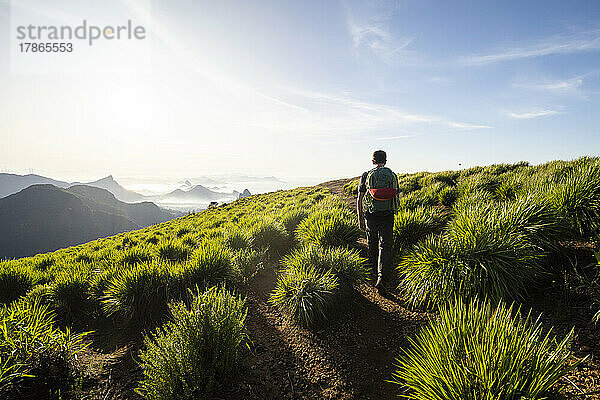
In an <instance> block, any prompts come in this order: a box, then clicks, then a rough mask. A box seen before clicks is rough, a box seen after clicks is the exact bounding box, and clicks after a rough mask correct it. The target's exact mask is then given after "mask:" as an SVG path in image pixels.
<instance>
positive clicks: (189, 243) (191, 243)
mask: <svg viewBox="0 0 600 400" xmlns="http://www.w3.org/2000/svg"><path fill="white" fill-rule="evenodd" d="M181 244H183V245H184V246H186V247H189V248H191V249H193V248H194V247H196V245H197V244H198V243H197V242H196V238H194V236H192V234H187V235H184V236H183V237H182V238H181Z"/></svg>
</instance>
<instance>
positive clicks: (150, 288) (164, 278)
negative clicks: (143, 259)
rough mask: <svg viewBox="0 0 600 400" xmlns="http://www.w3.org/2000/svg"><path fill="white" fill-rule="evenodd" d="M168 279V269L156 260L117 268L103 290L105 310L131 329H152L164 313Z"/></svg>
mask: <svg viewBox="0 0 600 400" xmlns="http://www.w3.org/2000/svg"><path fill="white" fill-rule="evenodd" d="M168 282H169V273H168V268H167V267H166V266H161V265H158V264H157V263H144V264H138V265H135V266H133V267H130V268H127V269H125V270H122V271H119V272H117V273H116V274H115V275H114V276H113V277H112V279H111V280H110V282H109V284H108V287H107V288H106V290H105V296H104V298H103V305H104V310H105V311H106V313H107V314H108V315H109V316H110V315H114V316H118V317H120V318H123V319H124V321H125V322H126V323H127V324H128V325H129V326H130V327H131V328H134V329H142V330H143V329H151V328H153V327H155V326H156V325H157V324H158V323H160V322H161V321H162V320H163V319H164V318H165V316H166V315H167V311H168V307H167V302H168V300H169V287H168Z"/></svg>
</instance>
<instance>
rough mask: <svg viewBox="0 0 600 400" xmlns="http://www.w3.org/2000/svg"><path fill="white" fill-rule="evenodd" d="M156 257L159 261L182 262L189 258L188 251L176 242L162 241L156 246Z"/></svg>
mask: <svg viewBox="0 0 600 400" xmlns="http://www.w3.org/2000/svg"><path fill="white" fill-rule="evenodd" d="M157 251H158V257H159V258H160V259H161V260H166V261H173V262H182V261H185V260H187V259H188V257H189V256H190V250H189V249H188V248H187V247H185V246H184V245H183V244H182V243H181V242H179V241H176V240H167V241H163V242H161V243H160V244H159V245H158V249H157Z"/></svg>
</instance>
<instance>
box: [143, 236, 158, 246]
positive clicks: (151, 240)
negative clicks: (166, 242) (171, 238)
mask: <svg viewBox="0 0 600 400" xmlns="http://www.w3.org/2000/svg"><path fill="white" fill-rule="evenodd" d="M145 240H146V242H147V243H150V244H158V241H159V239H158V237H157V236H155V235H152V236H148V237H147V238H146V239H145Z"/></svg>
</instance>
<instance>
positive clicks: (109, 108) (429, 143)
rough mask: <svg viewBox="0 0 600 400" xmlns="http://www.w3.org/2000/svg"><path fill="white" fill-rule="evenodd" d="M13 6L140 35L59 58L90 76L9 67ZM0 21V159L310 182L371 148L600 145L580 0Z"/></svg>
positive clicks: (169, 5)
mask: <svg viewBox="0 0 600 400" xmlns="http://www.w3.org/2000/svg"><path fill="white" fill-rule="evenodd" d="M99 4H101V5H99ZM15 10H17V12H19V13H25V12H27V13H34V14H35V12H34V11H32V10H38V11H39V10H41V11H40V12H39V14H40V15H37V16H36V17H35V18H42V17H43V18H54V19H57V20H60V18H63V17H64V15H65V14H68V15H70V16H71V17H73V19H74V20H77V19H78V18H86V19H88V20H90V21H92V22H93V21H94V20H95V19H96V20H102V21H104V20H111V21H112V20H118V21H122V20H126V19H132V20H134V21H136V22H137V23H140V24H144V25H145V26H146V27H147V32H148V43H149V44H151V47H150V49H149V50H148V49H146V53H144V56H136V57H134V56H132V55H131V53H130V52H129V51H130V50H124V51H125V52H124V53H122V54H121V55H120V56H116V55H115V53H107V54H109V55H108V56H106V54H104V56H103V57H102V58H100V56H99V54H103V53H101V51H104V50H106V49H104V48H103V47H102V46H103V45H102V44H99V45H98V47H96V48H98V49H101V50H99V53H89V52H88V53H79V54H74V55H73V57H74V62H75V63H78V62H80V63H83V62H84V61H89V60H93V61H94V63H95V64H96V65H103V68H105V69H104V70H103V71H104V72H102V71H101V72H98V71H87V72H85V71H84V72H83V73H82V71H78V72H76V73H73V72H70V71H66V70H65V71H60V70H59V71H53V72H51V73H23V71H19V70H15V67H14V64H13V65H11V61H10V60H11V56H14V52H15V51H16V50H15V48H14V43H13V42H11V40H12V39H14V36H15V32H13V29H14V27H13V26H11V22H14V21H11V15H12V18H13V19H14V15H15ZM32 15H33V14H32ZM32 18H33V17H32ZM103 23H104V22H103ZM0 26H1V27H2V28H1V30H0V33H1V36H0V52H1V54H3V55H6V56H4V57H0V90H1V92H0V106H1V107H2V109H3V113H2V114H1V115H0V138H1V140H2V143H3V146H2V149H0V168H1V169H4V170H11V171H15V172H26V171H29V170H30V169H32V170H34V171H35V172H38V173H42V174H47V175H54V176H58V177H77V178H79V177H81V178H84V177H95V176H100V175H104V174H108V173H112V174H113V175H115V176H116V177H117V178H118V177H119V176H173V177H175V176H180V177H189V176H194V175H210V174H217V173H248V174H257V175H276V176H281V177H284V178H298V179H300V180H302V179H305V180H306V182H307V183H308V182H309V181H318V180H325V179H330V178H337V177H348V176H356V175H358V174H359V173H360V172H361V171H362V170H365V169H367V168H369V161H370V154H371V153H372V151H373V150H375V149H379V148H382V149H384V150H386V151H388V158H389V165H390V166H391V167H392V168H393V169H395V170H397V171H399V172H400V171H417V170H430V171H434V170H442V169H456V168H458V165H459V163H460V164H462V166H463V167H464V166H471V165H482V164H490V163H497V162H514V161H519V160H527V161H530V162H532V163H539V162H543V161H546V160H551V159H570V158H573V157H577V156H580V155H585V154H591V155H597V154H598V149H600V135H599V133H600V132H599V129H598V126H599V124H598V122H600V117H599V116H598V115H599V113H597V112H594V111H595V110H597V109H599V107H598V105H599V104H598V103H599V93H600V3H598V2H596V1H569V2H566V1H510V2H509V1H453V2H447V1H428V0H420V1H363V2H358V1H327V2H324V1H253V2H248V1H226V2H225V1H222V2H216V1H191V0H188V1H168V2H167V1H166V0H126V1H122V2H117V1H112V0H107V1H106V2H102V3H98V2H91V1H90V2H86V1H79V2H75V1H68V0H61V1H56V3H54V2H53V3H52V6H48V5H47V4H46V3H44V2H42V1H34V0H31V1H30V0H27V1H25V0H24V1H16V0H15V1H13V2H12V4H11V2H6V1H4V2H0ZM88 50H89V49H88ZM82 51H83V50H82ZM83 54H86V56H85V57H84V56H83ZM111 54H112V56H111ZM77 57H79V59H78V58H77ZM93 57H98V59H94V58H93ZM13 60H14V59H13ZM28 60H29V59H27V60H26V62H28ZM32 60H34V59H33V58H32ZM31 62H32V63H35V61H31ZM103 63H106V65H105V64H103ZM42 65H43V64H42ZM82 65H83V64H82ZM38 66H39V65H38ZM109 67H116V68H114V70H112V69H111V68H109ZM57 99H60V101H57ZM82 175H84V176H82Z"/></svg>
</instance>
